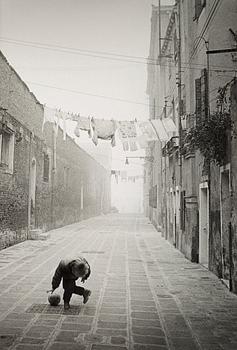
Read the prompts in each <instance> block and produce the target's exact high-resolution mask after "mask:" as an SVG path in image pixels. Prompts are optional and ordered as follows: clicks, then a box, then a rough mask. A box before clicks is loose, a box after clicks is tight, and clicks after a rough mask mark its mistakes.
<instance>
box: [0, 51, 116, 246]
mask: <svg viewBox="0 0 237 350" xmlns="http://www.w3.org/2000/svg"><path fill="white" fill-rule="evenodd" d="M0 77H1V78H0V92H1V93H0V249H3V248H5V247H7V246H9V245H12V244H14V243H17V242H20V241H23V240H25V239H27V238H29V237H30V232H31V231H32V230H33V229H41V230H42V231H43V232H44V231H47V230H50V229H52V228H57V227H60V226H64V225H67V224H71V223H73V222H76V221H79V220H81V219H83V218H88V217H90V216H94V215H99V214H100V213H107V212H109V210H110V170H108V169H105V168H104V167H103V166H102V165H100V164H99V163H98V162H96V161H95V160H94V159H93V158H92V157H91V156H90V155H88V154H87V153H86V152H85V151H83V150H82V149H81V148H79V147H78V145H77V144H76V143H75V142H74V140H73V139H72V138H70V137H69V136H67V137H66V140H63V131H62V130H61V129H60V128H59V129H58V133H57V135H56V130H55V128H54V125H53V124H51V123H46V124H45V125H44V129H43V131H42V123H43V114H44V110H43V106H42V104H41V103H40V102H39V101H38V100H37V99H36V97H35V96H34V95H33V94H32V93H31V92H30V91H29V89H28V87H27V86H26V84H25V83H24V82H23V81H22V80H21V78H20V77H19V76H18V74H17V73H16V72H15V70H14V69H13V68H12V67H11V66H10V65H9V63H8V62H7V60H6V58H5V57H4V55H3V54H2V53H0Z"/></svg>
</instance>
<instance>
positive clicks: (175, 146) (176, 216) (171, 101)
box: [148, 0, 237, 292]
mask: <svg viewBox="0 0 237 350" xmlns="http://www.w3.org/2000/svg"><path fill="white" fill-rule="evenodd" d="M157 18H158V20H159V19H160V20H161V21H162V16H160V15H159V13H157ZM236 18H237V3H236V1H234V0H227V1H221V0H210V1H202V0H192V1H188V0H184V1H177V2H176V4H175V5H174V7H173V10H172V11H171V12H170V15H169V21H168V24H167V27H166V32H165V35H164V36H162V38H160V55H158V56H157V59H158V66H159V69H158V68H157V70H158V74H157V78H156V79H157V84H158V88H157V94H156V96H157V105H161V106H163V110H162V111H160V114H159V115H158V116H157V117H158V118H160V119H166V118H172V120H173V122H174V123H175V125H176V127H177V131H176V132H174V133H173V135H170V137H169V140H168V141H167V142H165V143H164V142H161V141H157V143H158V144H159V145H160V148H161V149H162V152H161V157H160V163H161V164H160V165H159V166H160V169H162V170H161V177H160V180H159V181H160V182H161V188H162V191H161V192H162V193H161V195H160V196H159V200H158V203H157V205H158V207H159V206H160V212H161V213H162V215H161V219H160V223H159V225H160V226H161V227H162V232H163V235H164V236H165V237H166V238H167V239H168V240H169V241H170V243H171V244H174V245H175V246H176V247H177V248H178V249H179V250H181V251H182V252H183V254H184V255H185V256H186V257H187V258H188V259H190V260H191V261H193V262H199V263H201V264H203V265H204V266H206V267H208V268H209V269H210V270H211V271H213V272H214V273H215V274H216V275H217V276H218V277H220V278H222V279H223V280H224V281H225V282H226V284H227V285H228V286H229V287H230V289H232V290H233V291H235V292H236V291H237V289H236V263H237V255H236V235H237V232H236V223H235V221H236V208H235V204H234V201H233V197H234V196H235V195H236V193H235V191H236V178H235V175H234V169H235V167H236V152H237V149H236V147H235V146H236V145H235V142H236V141H235V137H234V136H233V135H234V134H235V124H236V110H235V93H236V82H235V74H236V70H237V60H236V52H235V51H236V47H237V35H236V33H237V26H236ZM152 45H153V44H151V46H152ZM148 79H149V75H148ZM229 119H231V120H229ZM218 120H220V121H219V122H217V121H218ZM228 120H229V127H227V128H226V130H222V129H221V125H222V124H221V123H223V125H224V124H225V123H226V124H225V125H227V122H228ZM230 124H231V127H230ZM211 125H212V127H213V129H211ZM208 128H209V129H208ZM217 130H218V132H223V133H222V134H221V133H220V134H219V135H223V138H221V139H220V140H219V142H216V145H211V143H210V142H209V140H212V139H214V137H212V136H213V135H214V134H215V133H216V132H217ZM190 132H191V134H190ZM202 132H203V133H205V132H206V133H207V135H206V137H207V139H206V140H207V143H206V146H205V144H199V146H198V147H197V135H199V142H204V141H203V140H204V137H203V135H201V134H202ZM208 132H209V133H210V134H209V135H208ZM190 135H192V136H195V135H196V136H195V137H196V139H195V137H194V139H192V140H191V141H190ZM200 135H201V136H202V137H201V136H200ZM208 136H209V139H208ZM195 140H196V141H195ZM195 142H196V144H195V147H194V143H195ZM220 145H221V147H220ZM205 148H206V149H205ZM151 151H152V152H153V153H154V152H157V151H156V150H154V149H153V150H152V148H151ZM159 154H160V152H159ZM218 154H219V158H218V157H217V156H218ZM213 157H214V158H213ZM153 166H154V167H156V166H157V165H156V164H153ZM153 171H154V170H153Z"/></svg>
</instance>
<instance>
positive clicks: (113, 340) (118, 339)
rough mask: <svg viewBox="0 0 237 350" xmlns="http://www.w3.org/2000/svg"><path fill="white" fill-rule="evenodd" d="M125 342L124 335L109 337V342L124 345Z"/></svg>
mask: <svg viewBox="0 0 237 350" xmlns="http://www.w3.org/2000/svg"><path fill="white" fill-rule="evenodd" d="M126 342H127V339H126V338H124V337H111V344H115V345H125V344H126Z"/></svg>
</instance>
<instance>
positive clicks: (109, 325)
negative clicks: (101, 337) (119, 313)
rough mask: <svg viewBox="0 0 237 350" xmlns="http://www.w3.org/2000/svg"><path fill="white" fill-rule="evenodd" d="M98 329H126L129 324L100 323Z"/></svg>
mask: <svg viewBox="0 0 237 350" xmlns="http://www.w3.org/2000/svg"><path fill="white" fill-rule="evenodd" d="M97 326H98V328H112V329H125V328H126V327H127V324H126V323H124V322H104V321H98V324H97Z"/></svg>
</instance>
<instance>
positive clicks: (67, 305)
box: [64, 302, 70, 310]
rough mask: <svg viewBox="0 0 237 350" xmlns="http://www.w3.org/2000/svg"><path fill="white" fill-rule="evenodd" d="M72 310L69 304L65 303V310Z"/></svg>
mask: <svg viewBox="0 0 237 350" xmlns="http://www.w3.org/2000/svg"><path fill="white" fill-rule="evenodd" d="M68 309H70V305H69V303H66V302H64V310H68Z"/></svg>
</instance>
